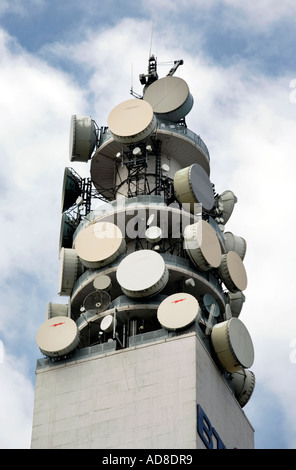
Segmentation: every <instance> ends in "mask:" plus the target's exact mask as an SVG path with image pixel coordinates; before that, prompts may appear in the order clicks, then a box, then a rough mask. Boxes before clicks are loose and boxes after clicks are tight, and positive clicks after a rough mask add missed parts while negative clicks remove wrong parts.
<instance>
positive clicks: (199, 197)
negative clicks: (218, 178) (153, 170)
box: [174, 163, 215, 212]
mask: <svg viewBox="0 0 296 470" xmlns="http://www.w3.org/2000/svg"><path fill="white" fill-rule="evenodd" d="M174 188H175V192H176V195H177V198H178V200H179V202H180V203H181V204H190V211H191V212H194V204H201V205H202V208H203V209H204V210H207V211H209V210H211V209H212V207H213V205H214V203H215V197H214V191H213V187H212V183H211V181H210V179H209V176H208V174H207V172H206V171H205V170H204V169H203V168H202V166H201V165H199V164H198V163H194V164H193V165H190V166H188V167H186V168H182V169H181V170H178V171H176V173H175V176H174ZM185 210H186V207H185Z"/></svg>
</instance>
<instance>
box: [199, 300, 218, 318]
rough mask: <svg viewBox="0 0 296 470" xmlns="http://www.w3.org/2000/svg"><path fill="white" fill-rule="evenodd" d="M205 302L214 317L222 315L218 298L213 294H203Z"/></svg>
mask: <svg viewBox="0 0 296 470" xmlns="http://www.w3.org/2000/svg"><path fill="white" fill-rule="evenodd" d="M203 303H204V306H205V307H206V310H207V311H208V313H209V314H210V315H212V316H213V317H215V318H216V317H219V315H220V307H219V304H218V302H217V300H216V299H215V298H214V297H213V296H212V295H211V294H205V295H204V296H203Z"/></svg>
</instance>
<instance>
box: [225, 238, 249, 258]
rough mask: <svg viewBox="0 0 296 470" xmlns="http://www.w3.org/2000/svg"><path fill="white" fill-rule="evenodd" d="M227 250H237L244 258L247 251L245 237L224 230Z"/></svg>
mask: <svg viewBox="0 0 296 470" xmlns="http://www.w3.org/2000/svg"><path fill="white" fill-rule="evenodd" d="M223 236H224V240H225V249H226V251H227V252H228V251H235V252H236V253H237V254H238V255H239V257H240V258H241V259H242V260H243V259H244V257H245V254H246V251H247V242H246V240H245V239H244V238H242V237H238V236H237V235H233V233H232V232H224V234H223Z"/></svg>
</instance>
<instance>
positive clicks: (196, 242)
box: [184, 220, 222, 271]
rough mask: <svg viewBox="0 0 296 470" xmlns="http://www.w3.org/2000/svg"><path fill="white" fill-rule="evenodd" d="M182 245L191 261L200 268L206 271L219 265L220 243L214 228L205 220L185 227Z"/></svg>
mask: <svg viewBox="0 0 296 470" xmlns="http://www.w3.org/2000/svg"><path fill="white" fill-rule="evenodd" d="M184 247H185V250H186V251H187V253H188V254H189V257H190V258H191V261H192V262H193V263H194V264H195V265H196V266H197V267H198V268H200V269H201V270H203V271H208V270H209V269H212V268H217V267H218V266H219V265H220V262H221V254H222V253H221V247H220V243H219V240H218V237H217V234H216V232H215V230H214V229H213V228H212V227H211V226H210V224H209V223H208V222H206V221H205V220H200V221H198V222H196V223H195V224H192V225H187V227H185V230H184Z"/></svg>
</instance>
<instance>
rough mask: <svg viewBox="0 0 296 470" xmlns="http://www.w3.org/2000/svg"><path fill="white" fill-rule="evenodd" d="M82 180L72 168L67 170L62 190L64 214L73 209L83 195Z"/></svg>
mask: <svg viewBox="0 0 296 470" xmlns="http://www.w3.org/2000/svg"><path fill="white" fill-rule="evenodd" d="M81 191H82V189H81V178H80V177H79V175H77V174H76V173H75V172H74V170H72V168H65V171H64V180H63V189H62V212H65V211H66V210H68V209H69V208H70V207H72V206H73V205H74V204H75V202H76V200H77V198H78V196H80V195H81Z"/></svg>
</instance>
